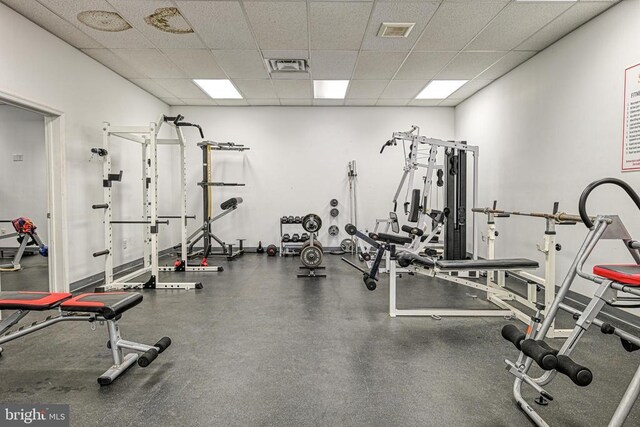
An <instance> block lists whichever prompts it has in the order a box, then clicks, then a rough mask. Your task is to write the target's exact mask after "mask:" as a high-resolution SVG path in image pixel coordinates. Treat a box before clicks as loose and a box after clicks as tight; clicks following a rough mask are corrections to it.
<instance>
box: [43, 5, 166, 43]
mask: <svg viewBox="0 0 640 427" xmlns="http://www.w3.org/2000/svg"><path fill="white" fill-rule="evenodd" d="M39 1H40V3H42V4H43V5H44V6H46V7H47V8H49V9H50V10H52V11H53V12H55V13H56V14H58V15H59V16H61V17H62V18H64V19H66V20H67V21H69V22H70V23H71V24H73V25H74V26H76V27H77V28H78V29H80V30H81V31H82V32H84V33H86V34H88V35H89V36H90V37H91V38H92V39H94V40H96V41H97V42H98V43H100V44H101V45H102V46H104V47H108V48H145V47H148V48H150V47H153V45H152V44H151V43H150V42H149V40H147V39H146V38H145V37H144V36H143V35H142V34H141V33H140V32H139V31H138V30H136V29H135V28H130V29H128V30H125V31H119V32H109V31H99V30H95V29H93V28H90V27H88V26H86V25H84V24H83V23H81V22H80V21H79V20H78V14H79V13H80V12H84V11H87V10H103V11H108V12H116V10H115V9H114V8H113V7H111V5H110V4H109V3H107V2H106V1H105V0H81V1H69V0H39Z"/></svg>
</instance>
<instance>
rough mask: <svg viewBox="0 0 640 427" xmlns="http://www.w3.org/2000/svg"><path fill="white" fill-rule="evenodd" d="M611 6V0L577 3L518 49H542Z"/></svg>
mask: <svg viewBox="0 0 640 427" xmlns="http://www.w3.org/2000/svg"><path fill="white" fill-rule="evenodd" d="M611 6H613V3H610V2H580V3H577V4H575V5H574V6H573V7H572V8H571V9H569V10H567V11H566V12H565V13H563V14H562V15H560V16H558V17H557V18H556V19H555V20H553V21H552V22H550V23H549V24H548V25H547V26H546V27H544V28H542V29H541V30H540V31H538V32H537V33H535V34H534V35H533V36H531V37H529V38H528V39H527V40H525V41H524V43H522V44H521V45H520V46H518V47H517V49H518V50H542V49H544V48H546V47H547V46H549V45H550V44H552V43H554V42H555V41H556V40H558V39H560V38H561V37H563V36H564V35H566V34H567V33H569V32H571V31H573V30H574V29H576V28H578V27H579V26H580V25H582V24H584V23H585V22H587V21H588V20H590V19H591V18H593V17H594V16H596V15H599V14H600V13H602V12H604V11H605V10H606V9H608V8H610V7H611Z"/></svg>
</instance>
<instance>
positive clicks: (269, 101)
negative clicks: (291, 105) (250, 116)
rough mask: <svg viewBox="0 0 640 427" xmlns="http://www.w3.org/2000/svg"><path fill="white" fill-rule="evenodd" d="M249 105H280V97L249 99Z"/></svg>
mask: <svg viewBox="0 0 640 427" xmlns="http://www.w3.org/2000/svg"><path fill="white" fill-rule="evenodd" d="M247 102H248V103H249V105H280V100H279V99H277V98H276V99H247Z"/></svg>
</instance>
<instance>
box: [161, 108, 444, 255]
mask: <svg viewBox="0 0 640 427" xmlns="http://www.w3.org/2000/svg"><path fill="white" fill-rule="evenodd" d="M172 113H173V114H177V113H180V114H182V115H184V116H185V117H186V119H185V120H186V121H189V122H194V123H198V124H200V125H201V126H202V127H203V129H204V132H205V137H206V138H207V139H210V140H213V141H232V142H235V143H238V144H245V145H247V146H249V147H250V148H251V149H250V151H247V152H244V153H237V152H226V153H224V152H223V153H218V152H214V153H213V158H214V180H216V181H222V180H226V181H230V182H242V183H245V184H246V186H245V187H226V188H225V187H215V188H214V203H215V205H214V206H215V208H216V212H218V211H219V206H220V203H221V202H223V201H224V200H227V199H228V198H230V197H234V196H241V197H242V198H243V199H244V203H243V204H242V205H241V207H240V208H239V209H238V210H237V211H235V212H233V213H232V214H230V215H228V216H226V217H224V218H222V219H221V220H219V221H217V222H216V223H214V230H213V231H214V233H216V234H218V235H219V236H220V237H222V238H223V239H224V240H225V241H227V242H233V239H235V238H240V237H242V238H246V239H248V240H247V241H246V245H247V246H256V244H257V242H258V241H259V240H261V241H262V243H263V245H266V244H268V243H275V244H278V232H279V228H278V227H279V226H278V224H279V218H280V217H281V216H283V215H294V216H295V215H300V216H301V215H304V214H306V213H309V212H314V213H318V214H320V215H321V216H322V219H323V222H324V225H323V229H322V230H321V233H320V238H321V241H322V243H324V244H329V245H330V246H338V245H339V243H340V241H341V240H342V239H344V238H345V237H347V236H346V234H345V232H344V226H345V225H346V224H347V223H348V219H349V212H348V181H347V163H348V162H349V161H350V160H354V159H355V160H356V161H357V168H358V188H357V190H358V200H359V212H358V217H359V218H358V219H359V225H361V226H363V227H373V225H374V224H375V219H376V218H380V217H386V216H387V215H388V212H389V210H391V207H392V205H391V201H392V199H393V194H394V192H395V190H396V187H397V185H398V183H399V180H400V177H401V175H402V167H403V165H404V163H403V153H402V147H400V146H397V147H391V148H387V149H386V150H385V152H384V154H383V155H380V154H379V151H380V147H381V146H382V144H383V143H384V142H385V141H387V140H388V139H389V138H390V137H391V134H392V132H394V131H401V130H408V129H409V128H410V126H411V125H414V124H415V125H419V126H420V127H421V131H422V134H423V135H429V136H432V137H435V138H445V139H452V138H453V134H454V122H453V119H454V115H453V108H448V107H440V108H417V107H416V108H378V107H372V108H367V107H340V108H336V107H308V108H299V107H246V108H238V107H172ZM186 132H187V135H188V141H189V150H188V165H189V170H188V174H189V186H188V188H189V191H190V197H189V204H188V206H189V208H188V209H189V213H195V214H197V215H198V223H200V221H202V202H201V193H200V190H199V187H197V185H196V183H197V182H199V181H200V180H201V179H202V171H201V168H200V164H201V151H200V149H199V148H198V147H197V146H196V142H197V141H198V138H199V137H198V136H197V133H196V131H195V130H188V131H186ZM166 148H167V149H170V148H169V147H166ZM332 198H336V199H338V201H339V203H340V205H339V206H338V208H339V209H340V211H341V213H340V215H339V217H338V218H337V221H336V220H333V221H332V220H330V216H329V210H330V206H329V201H330V200H331V199H332ZM330 224H336V225H338V226H339V227H340V235H339V236H338V237H329V236H328V234H327V229H328V226H329V225H330ZM195 228H196V225H195V224H194V225H193V226H192V227H191V228H190V230H195ZM289 230H290V234H292V233H293V232H296V231H299V232H302V229H301V228H299V229H297V230H295V229H293V228H291V229H289Z"/></svg>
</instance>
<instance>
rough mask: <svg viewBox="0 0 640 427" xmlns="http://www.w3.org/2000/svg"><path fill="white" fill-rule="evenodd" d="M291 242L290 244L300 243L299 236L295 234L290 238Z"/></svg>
mask: <svg viewBox="0 0 640 427" xmlns="http://www.w3.org/2000/svg"><path fill="white" fill-rule="evenodd" d="M291 241H292V242H299V241H300V235H299V234H298V233H295V234H294V235H293V236H291Z"/></svg>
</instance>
